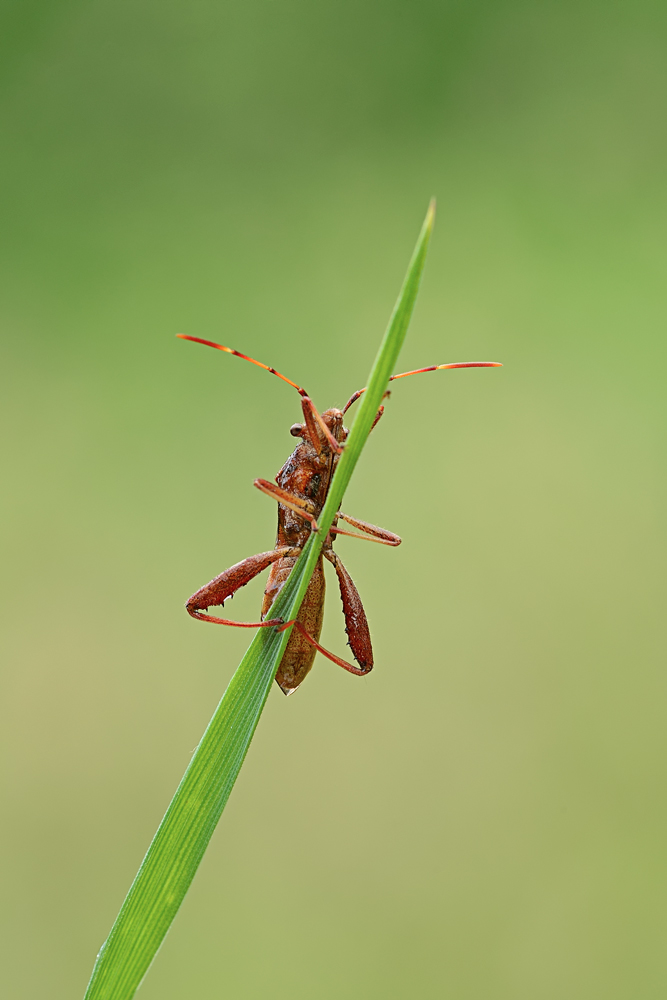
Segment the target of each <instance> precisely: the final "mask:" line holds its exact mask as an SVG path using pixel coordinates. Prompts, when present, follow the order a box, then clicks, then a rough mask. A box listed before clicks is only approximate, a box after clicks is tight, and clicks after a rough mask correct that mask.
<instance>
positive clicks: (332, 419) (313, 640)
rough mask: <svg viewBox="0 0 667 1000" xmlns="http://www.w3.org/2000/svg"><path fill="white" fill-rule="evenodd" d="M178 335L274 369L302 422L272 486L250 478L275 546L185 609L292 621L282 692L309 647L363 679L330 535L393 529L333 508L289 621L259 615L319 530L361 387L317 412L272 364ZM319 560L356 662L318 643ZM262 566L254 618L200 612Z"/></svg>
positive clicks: (360, 618)
mask: <svg viewBox="0 0 667 1000" xmlns="http://www.w3.org/2000/svg"><path fill="white" fill-rule="evenodd" d="M178 336H179V337H181V338H182V339H183V340H192V341H194V342H195V343H196V344H206V346H207V347H215V348H216V349H217V350H218V351H225V352H226V353H227V354H234V355H235V356H236V357H237V358H243V359H244V360H245V361H250V362H252V364H253V365H258V366H259V367H260V368H264V369H266V371H269V372H271V373H272V374H273V375H277V376H278V378H280V379H282V380H283V382H287V383H288V385H291V386H293V387H294V388H295V389H296V390H297V392H298V393H299V394H300V396H301V409H302V412H303V423H299V424H293V425H292V427H291V428H290V434H291V435H292V437H296V438H301V441H300V443H299V444H298V445H297V446H296V448H295V449H294V451H293V452H292V454H291V455H290V457H289V458H288V459H287V461H286V462H285V464H284V465H283V467H282V469H281V470H280V472H279V473H278V475H277V476H276V483H277V485H274V484H273V483H269V482H267V480H266V479H256V480H255V483H254V485H255V486H256V487H257V489H258V490H261V491H262V493H266V494H267V496H270V497H273V499H274V500H277V502H278V535H277V538H276V545H275V548H274V549H272V550H271V551H270V552H260V553H259V555H256V556H250V557H249V558H248V559H244V560H243V561H242V562H240V563H236V565H235V566H232V567H230V569H227V570H225V572H224V573H221V574H220V576H216V578H215V580H211V582H210V583H207V584H206V586H205V587H201V589H200V590H198V591H197V592H196V593H195V594H193V595H192V597H191V598H190V600H189V601H188V602H187V604H186V608H187V610H188V613H189V614H191V615H192V617H193V618H197V619H199V621H202V622H212V623H214V624H216V625H233V626H235V627H236V628H268V627H275V628H276V629H277V631H279V632H282V631H284V630H285V629H288V628H292V627H293V632H292V635H291V636H290V639H289V641H288V643H287V646H286V648H285V652H284V653H283V657H282V660H281V661H280V666H279V667H278V672H277V674H276V681H277V682H278V685H279V686H280V688H281V689H282V691H284V693H285V694H292V693H293V692H294V691H296V689H297V688H298V687H299V685H300V684H301V682H302V681H303V680H304V678H305V676H306V674H307V673H308V671H309V670H310V668H311V667H312V665H313V660H314V659H315V653H316V652H317V651H318V650H319V652H320V653H323V654H324V656H326V657H328V658H329V659H330V660H333V662H334V663H337V664H338V665H339V666H341V667H343V668H344V669H345V670H349V672H350V673H351V674H356V675H357V676H359V677H363V676H364V674H367V673H369V671H370V670H372V669H373V649H372V646H371V636H370V632H369V629H368V622H367V620H366V614H365V612H364V606H363V604H362V603H361V598H360V597H359V593H358V591H357V588H356V587H355V585H354V583H353V581H352V578H351V576H350V574H349V573H348V572H347V570H346V569H345V567H344V566H343V564H342V562H341V560H340V558H339V556H338V554H337V553H335V552H334V550H333V540H334V536H335V535H349V536H351V537H353V538H362V539H366V540H367V541H370V542H379V543H381V544H382V545H400V544H401V539H400V538H399V537H398V535H395V534H394V533H393V532H392V531H387V530H386V529H385V528H378V527H376V525H374V524H368V523H367V522H366V521H360V520H358V518H355V517H350V516H349V515H348V514H343V512H342V511H338V514H337V515H336V517H335V519H334V522H333V525H332V526H331V528H330V529H329V531H328V533H327V537H326V538H325V540H324V543H323V546H322V552H321V553H320V558H319V560H318V562H317V566H316V567H315V572H314V573H313V576H312V578H311V580H310V583H309V585H308V589H307V591H306V595H305V597H304V599H303V602H302V604H301V607H300V609H299V612H298V615H297V617H296V618H295V619H294V620H293V621H289V622H285V621H283V620H282V619H280V618H270V619H265V615H266V614H267V612H268V611H269V609H270V607H271V605H272V604H273V602H274V601H275V599H276V597H277V596H278V594H279V593H280V590H281V589H282V587H283V584H284V583H285V581H286V580H287V577H288V576H289V574H290V571H291V569H292V567H293V566H294V563H295V562H296V560H297V558H298V556H299V554H300V553H301V550H302V548H303V546H304V545H305V544H306V541H307V540H308V537H309V535H310V534H311V532H312V531H317V530H318V526H317V518H318V517H319V516H320V513H321V512H322V509H323V507H324V503H325V500H326V498H327V493H328V492H329V485H330V483H331V479H332V477H333V474H334V471H335V469H336V465H337V463H338V459H339V457H340V455H341V453H342V451H343V448H344V445H345V439H346V438H347V435H348V431H347V428H346V427H344V426H343V416H344V414H345V412H346V411H347V410H348V409H349V408H350V406H351V405H352V403H354V402H355V401H356V400H357V399H358V398H359V397H360V396H361V394H362V393H363V392H365V391H366V390H365V389H359V390H358V391H357V392H355V393H354V394H353V395H352V396H350V398H349V400H348V401H347V403H346V404H345V406H344V407H343V409H342V410H338V409H336V408H332V409H330V410H325V411H324V413H318V411H317V409H316V408H315V405H314V404H313V401H312V400H311V398H310V396H309V395H308V393H307V392H306V390H305V389H302V388H301V386H299V385H297V384H296V382H292V380H291V379H288V378H286V377H285V376H284V375H281V374H280V372H277V371H276V370H275V368H270V367H269V365H264V364H262V362H261V361H255V360H254V358H249V357H248V356H247V355H246V354H240V353H239V351H234V350H232V348H231V347H223V346H222V344H216V343H214V342H213V341H212V340H202V339H201V337H189V336H187V335H186V334H184V333H179V334H178ZM499 367H501V366H500V365H499V363H498V362H496V361H462V362H458V363H455V364H449V365H432V366H431V367H430V368H417V369H416V370H415V371H411V372H401V374H400V375H392V376H391V378H390V380H389V381H390V382H391V381H393V380H394V379H397V378H405V377H406V376H407V375H418V374H419V373H421V372H434V371H437V370H438V369H440V368H499ZM386 395H388V393H387V394H386ZM383 412H384V406H380V409H379V410H378V412H377V415H376V417H375V420H374V422H373V427H375V425H376V424H377V422H378V420H379V419H380V417H381V416H382V414H383ZM372 429H373V428H371V430H372ZM339 520H341V521H345V522H346V523H347V524H350V525H352V527H353V528H358V529H359V531H362V532H364V534H359V532H358V531H344V530H343V529H342V528H339V527H338V521H339ZM324 559H328V560H329V562H330V563H331V564H332V565H333V567H334V569H335V570H336V575H337V576H338V584H339V587H340V596H341V599H342V601H343V614H344V616H345V631H346V632H347V636H348V645H349V646H350V648H351V650H352V655H353V656H354V659H355V660H356V661H357V663H358V666H356V667H355V666H354V665H353V664H352V663H348V662H347V661H346V660H343V659H341V658H340V657H339V656H336V654H335V653H330V652H329V651H328V650H327V649H324V647H323V646H320V644H319V641H318V640H319V638H320V632H321V631H322V619H323V617H324V562H323V560H324ZM269 566H270V567H271V571H270V573H269V580H268V583H267V586H266V590H265V591H264V600H263V602H262V612H261V617H262V620H261V621H258V622H235V621H231V620H229V619H227V618H214V617H213V616H212V615H208V614H206V611H207V609H208V608H210V607H215V606H218V607H222V606H224V603H225V601H226V600H227V598H228V597H232V596H233V595H234V593H235V592H236V591H237V590H238V589H239V588H240V587H244V586H245V585H246V583H249V582H250V581H251V580H252V579H254V577H256V576H257V574H258V573H261V572H262V570H265V569H268V567H269Z"/></svg>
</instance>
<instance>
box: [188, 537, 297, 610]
mask: <svg viewBox="0 0 667 1000" xmlns="http://www.w3.org/2000/svg"><path fill="white" fill-rule="evenodd" d="M299 552H300V550H299V549H291V548H281V549H274V550H273V551H272V552H260V553H259V555H256V556H249V557H248V559H244V560H243V562H240V563H236V565H234V566H230V568H229V569H226V570H225V572H224V573H221V574H220V576H216V578H215V580H211V582H210V583H207V584H206V586H205V587H201V588H200V589H199V590H198V591H197V592H196V594H193V595H192V597H191V598H190V600H189V601H188V603H187V604H186V605H185V607H186V609H187V612H188V614H190V615H192V617H193V618H197V619H198V620H199V621H200V622H213V623H214V624H215V625H235V626H236V627H237V628H265V627H267V626H269V625H278V624H280V619H271V620H269V621H263V622H233V621H231V620H230V619H227V618H214V617H213V615H207V614H206V609H207V608H210V607H212V606H222V605H224V603H225V601H226V600H227V598H228V597H231V596H232V595H233V594H234V593H236V591H237V590H238V589H239V588H240V587H245V585H246V583H250V581H251V580H253V579H254V578H255V577H256V576H257V574H258V573H261V572H262V570H263V569H266V568H267V566H270V565H271V563H273V562H275V561H276V560H277V559H282V558H283V556H293V555H298V554H299Z"/></svg>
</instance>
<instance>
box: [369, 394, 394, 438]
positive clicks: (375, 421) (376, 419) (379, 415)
mask: <svg viewBox="0 0 667 1000" xmlns="http://www.w3.org/2000/svg"><path fill="white" fill-rule="evenodd" d="M388 395H389V393H388V392H386V393H385V396H388ZM383 413H384V406H381V407H380V409H379V410H378V411H377V413H376V414H375V420H374V421H373V423H372V424H371V431H372V430H373V428H374V427H375V425H376V424H377V422H378V420H379V419H380V417H381V416H382V414H383ZM368 433H369V434H370V431H369V432H368Z"/></svg>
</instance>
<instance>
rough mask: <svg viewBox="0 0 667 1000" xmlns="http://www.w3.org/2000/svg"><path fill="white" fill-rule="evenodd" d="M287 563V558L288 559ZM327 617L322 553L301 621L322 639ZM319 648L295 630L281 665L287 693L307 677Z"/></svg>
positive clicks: (278, 678) (280, 681)
mask: <svg viewBox="0 0 667 1000" xmlns="http://www.w3.org/2000/svg"><path fill="white" fill-rule="evenodd" d="M284 561H285V562H287V560H284ZM323 618H324V565H323V562H322V556H320V558H319V560H318V562H317V566H316V567H315V572H314V573H313V575H312V577H311V580H310V583H309V584H308V590H307V591H306V596H305V597H304V599H303V602H302V604H301V607H300V608H299V614H298V616H297V619H298V621H299V622H300V623H301V624H302V625H303V627H304V628H305V629H306V631H307V632H308V634H309V635H311V636H312V637H313V639H314V640H315V641H316V642H319V638H320V633H321V631H322V620H323ZM316 653H317V650H316V649H315V647H314V646H311V644H310V643H309V642H308V640H307V639H304V637H303V636H302V635H301V633H300V632H298V631H297V630H296V629H295V628H294V629H292V634H291V635H290V638H289V642H288V643H287V648H286V649H285V652H284V653H283V658H282V660H281V661H280V666H279V667H278V673H277V674H276V681H277V682H278V684H279V685H280V687H281V689H282V690H283V691H284V693H285V694H292V692H293V691H296V689H297V688H298V686H299V684H301V682H302V681H303V679H304V678H305V677H306V674H307V673H308V672H309V670H310V668H311V667H312V665H313V660H314V659H315V654H316Z"/></svg>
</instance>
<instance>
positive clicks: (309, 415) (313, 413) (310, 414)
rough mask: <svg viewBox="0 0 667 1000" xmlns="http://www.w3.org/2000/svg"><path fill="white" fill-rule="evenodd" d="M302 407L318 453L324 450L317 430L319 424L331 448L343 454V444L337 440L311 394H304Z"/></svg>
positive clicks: (307, 427)
mask: <svg viewBox="0 0 667 1000" xmlns="http://www.w3.org/2000/svg"><path fill="white" fill-rule="evenodd" d="M301 409H302V410H303V419H304V420H305V421H306V430H307V433H308V437H309V438H310V442H311V444H312V445H313V447H314V448H315V449H316V451H317V454H318V455H319V454H321V452H322V442H321V440H320V436H319V434H318V432H317V426H319V428H320V429H321V431H322V433H323V434H324V436H325V438H326V439H327V441H328V442H329V447H330V448H331V450H332V451H335V453H336V454H337V455H340V454H342V452H343V448H342V445H340V444H339V443H338V441H336V438H335V437H334V436H333V434H332V433H331V431H330V430H329V428H328V427H327V425H326V424H325V422H324V420H323V418H322V416H321V414H320V413H319V412H318V410H317V408H316V406H315V404H314V403H313V401H312V399H311V398H310V397H309V396H304V398H303V399H302V400H301ZM316 425H317V426H316Z"/></svg>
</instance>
